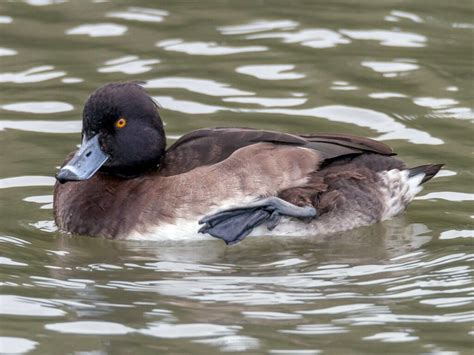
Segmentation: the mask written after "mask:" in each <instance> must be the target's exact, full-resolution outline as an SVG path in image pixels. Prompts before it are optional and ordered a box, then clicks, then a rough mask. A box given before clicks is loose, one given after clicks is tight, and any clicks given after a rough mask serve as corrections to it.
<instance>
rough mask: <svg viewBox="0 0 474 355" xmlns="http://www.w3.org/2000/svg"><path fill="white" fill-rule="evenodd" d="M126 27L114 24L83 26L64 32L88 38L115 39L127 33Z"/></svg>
mask: <svg viewBox="0 0 474 355" xmlns="http://www.w3.org/2000/svg"><path fill="white" fill-rule="evenodd" d="M127 30H128V28H127V26H123V25H117V24H115V23H97V24H85V25H80V26H77V27H74V28H71V29H69V30H67V31H66V34H67V35H87V36H89V37H115V36H122V35H124V34H125V32H127Z"/></svg>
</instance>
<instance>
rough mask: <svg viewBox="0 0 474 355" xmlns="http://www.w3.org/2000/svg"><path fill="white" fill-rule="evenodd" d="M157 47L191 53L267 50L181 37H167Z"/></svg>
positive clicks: (206, 53)
mask: <svg viewBox="0 0 474 355" xmlns="http://www.w3.org/2000/svg"><path fill="white" fill-rule="evenodd" d="M156 46H157V47H160V48H164V49H165V50H167V51H174V52H182V53H187V54H191V55H229V54H237V53H247V52H262V51H266V50H268V47H264V46H243V47H237V46H225V45H219V44H218V43H217V42H203V41H194V42H185V41H184V40H182V39H167V40H164V41H160V42H157V43H156Z"/></svg>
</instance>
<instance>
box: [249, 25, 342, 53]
mask: <svg viewBox="0 0 474 355" xmlns="http://www.w3.org/2000/svg"><path fill="white" fill-rule="evenodd" d="M246 38H248V39H265V38H281V40H282V41H283V43H298V44H301V45H302V46H305V47H311V48H331V47H335V46H337V45H339V44H348V43H350V42H351V41H350V40H349V39H348V38H345V37H344V36H342V35H341V34H339V33H337V32H335V31H331V30H327V29H323V28H317V29H306V30H300V31H296V32H272V33H262V34H255V35H248V36H247V37H246Z"/></svg>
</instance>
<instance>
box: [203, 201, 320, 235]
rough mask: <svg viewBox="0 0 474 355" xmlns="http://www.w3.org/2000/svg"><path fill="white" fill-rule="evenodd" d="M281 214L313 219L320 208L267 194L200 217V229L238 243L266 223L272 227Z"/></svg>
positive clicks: (269, 228)
mask: <svg viewBox="0 0 474 355" xmlns="http://www.w3.org/2000/svg"><path fill="white" fill-rule="evenodd" d="M282 216H287V217H295V218H311V219H312V218H315V217H316V216H317V212H316V209H315V208H314V207H312V206H306V207H299V206H296V205H293V204H291V203H289V202H287V201H285V200H282V199H280V198H278V197H268V198H264V199H261V200H258V201H255V202H253V203H250V204H247V205H245V206H242V207H236V208H232V209H228V210H224V211H221V212H217V213H214V214H212V215H208V216H205V217H204V218H203V219H201V220H200V221H199V224H204V226H202V227H201V229H199V232H200V233H208V234H210V235H212V236H213V237H216V238H220V239H222V240H224V242H226V244H235V243H238V242H240V241H241V240H242V239H244V238H245V237H246V236H247V235H249V234H250V232H252V230H253V229H254V228H255V227H257V226H259V225H261V224H263V223H266V224H267V228H268V230H272V229H273V228H275V227H276V226H277V225H278V223H279V222H280V219H281V217H282Z"/></svg>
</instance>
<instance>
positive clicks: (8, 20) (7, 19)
mask: <svg viewBox="0 0 474 355" xmlns="http://www.w3.org/2000/svg"><path fill="white" fill-rule="evenodd" d="M12 22H13V18H12V17H11V16H0V24H3V23H12Z"/></svg>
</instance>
